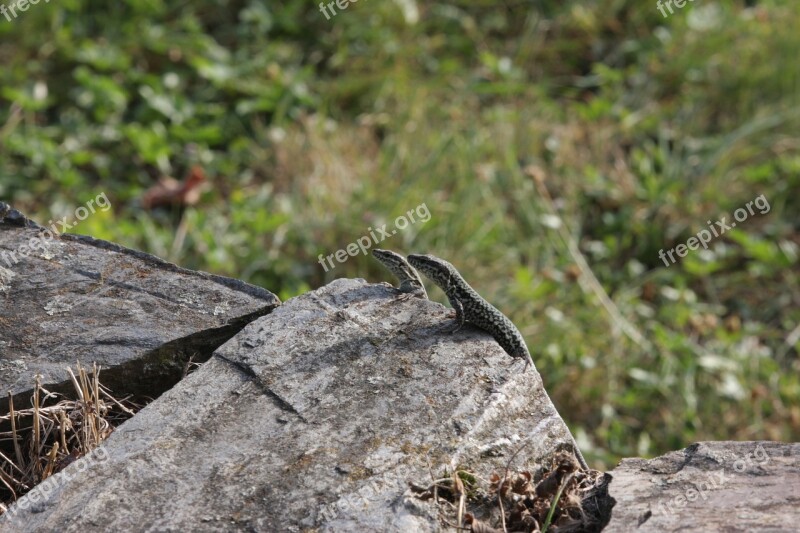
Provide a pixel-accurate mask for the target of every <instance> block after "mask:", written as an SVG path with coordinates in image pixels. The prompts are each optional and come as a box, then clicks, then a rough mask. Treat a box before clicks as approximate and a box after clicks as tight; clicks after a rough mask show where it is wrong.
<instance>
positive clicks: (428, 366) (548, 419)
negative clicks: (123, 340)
mask: <svg viewBox="0 0 800 533" xmlns="http://www.w3.org/2000/svg"><path fill="white" fill-rule="evenodd" d="M451 319H452V317H451V315H450V313H448V312H447V310H446V309H445V308H444V307H443V306H442V305H440V304H437V303H434V302H430V301H427V300H421V299H416V298H407V297H403V296H401V295H400V294H399V293H398V291H396V290H395V289H393V288H391V287H388V286H386V285H383V284H381V285H368V284H366V283H365V282H364V281H363V280H337V281H334V282H332V283H331V284H329V285H327V286H325V287H322V288H320V289H318V290H316V291H313V292H310V293H307V294H304V295H302V296H300V297H297V298H293V299H291V300H289V301H288V302H286V303H285V304H284V305H282V306H280V307H279V308H277V309H276V310H275V311H274V312H272V313H271V314H269V315H267V316H265V317H262V318H260V319H258V320H256V321H255V322H252V323H251V324H249V325H248V326H247V327H246V328H245V329H244V330H242V331H241V332H240V333H239V334H237V335H236V336H235V337H233V338H232V339H231V340H230V341H228V342H227V343H226V344H225V345H223V346H222V347H221V348H219V349H218V350H217V351H216V352H215V354H214V356H213V357H212V358H211V359H210V360H209V361H208V362H207V363H205V364H204V365H203V366H202V367H201V368H200V369H199V370H197V371H196V372H194V373H192V374H190V375H189V376H188V377H186V378H185V379H184V380H182V381H181V382H180V383H179V384H178V385H177V386H175V387H174V388H173V389H171V390H169V391H168V392H166V393H165V394H163V395H162V396H161V397H160V398H158V399H157V400H156V401H154V402H153V403H151V404H150V405H148V406H147V407H146V408H145V409H144V410H142V411H141V412H140V413H138V414H137V415H136V416H135V417H134V418H132V419H131V420H129V421H127V422H126V423H125V424H123V425H122V426H120V427H119V428H118V429H117V431H116V432H115V433H114V434H113V435H112V436H111V437H110V439H109V440H108V441H107V442H106V444H105V445H104V446H103V447H101V448H100V449H98V450H99V452H100V453H101V456H102V457H101V458H99V459H98V458H96V459H93V460H88V459H87V460H84V461H82V462H79V463H74V464H73V465H70V466H69V467H68V468H67V469H66V470H64V471H62V472H61V473H59V474H57V475H55V476H53V478H51V485H52V486H51V487H49V488H48V490H47V494H39V495H38V496H37V497H36V501H31V500H30V498H28V497H26V498H25V499H23V500H20V501H18V502H17V504H16V505H15V506H13V507H12V508H11V509H10V510H9V512H8V513H7V516H6V517H4V518H0V529H2V530H3V531H32V530H35V531H43V532H47V531H52V532H56V531H57V532H78V531H80V532H100V531H124V530H130V528H131V525H132V524H134V525H135V529H136V530H138V531H233V530H240V531H304V530H314V529H315V528H318V530H328V531H404V532H407V531H423V532H424V531H436V530H439V529H440V523H439V522H438V520H437V514H436V510H435V509H434V508H433V507H432V506H431V504H429V503H428V502H422V501H417V500H413V499H412V498H410V496H409V492H408V490H407V488H408V485H407V484H408V482H409V481H414V482H416V483H419V484H423V485H427V484H429V483H430V482H431V476H432V475H435V476H438V475H442V473H443V472H444V471H445V469H447V470H450V471H452V469H453V468H454V467H455V466H463V467H468V468H470V469H471V470H473V471H474V472H475V473H476V474H477V475H479V476H483V477H484V478H488V477H489V475H490V474H491V473H492V472H502V471H503V470H504V469H505V468H506V467H507V465H508V463H509V459H510V458H511V457H512V454H514V453H515V452H517V451H519V453H518V454H517V455H516V457H515V458H514V460H513V463H512V466H513V467H519V466H520V465H530V464H531V463H532V462H534V461H542V460H543V459H545V458H549V457H550V456H552V454H553V453H554V452H555V450H556V449H570V448H571V445H572V442H573V440H572V437H571V435H570V433H569V430H568V429H567V427H566V426H565V424H564V422H563V421H562V420H561V418H560V417H559V415H558V413H557V412H556V411H555V408H554V407H553V404H552V403H551V401H550V399H549V398H548V396H547V394H546V392H545V390H544V388H543V386H542V380H541V377H540V376H539V373H538V372H537V371H536V370H535V368H531V369H529V370H528V371H527V372H524V373H523V372H521V369H522V366H523V365H524V363H523V362H522V361H513V360H512V359H511V358H509V356H508V355H506V354H505V352H503V350H502V349H501V348H500V346H499V345H498V344H497V343H496V342H495V341H494V340H493V339H492V338H491V337H490V336H488V335H487V334H485V333H483V332H481V331H479V330H476V329H473V328H471V327H467V328H464V329H463V330H461V331H459V332H458V333H457V334H448V333H446V332H445V329H446V328H448V327H449V326H451ZM520 449H521V450H520ZM81 465H83V466H81ZM80 469H85V470H84V471H83V472H81V470H80ZM23 507H24V508H23Z"/></svg>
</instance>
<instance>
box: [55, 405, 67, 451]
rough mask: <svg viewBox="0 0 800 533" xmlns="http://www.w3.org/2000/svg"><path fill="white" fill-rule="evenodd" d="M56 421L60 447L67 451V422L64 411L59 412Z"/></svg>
mask: <svg viewBox="0 0 800 533" xmlns="http://www.w3.org/2000/svg"><path fill="white" fill-rule="evenodd" d="M58 421H59V424H58V425H59V426H60V428H61V447H62V448H64V450H68V449H69V448H67V424H68V423H69V422H68V421H67V414H66V413H65V412H64V411H61V413H59V420H58Z"/></svg>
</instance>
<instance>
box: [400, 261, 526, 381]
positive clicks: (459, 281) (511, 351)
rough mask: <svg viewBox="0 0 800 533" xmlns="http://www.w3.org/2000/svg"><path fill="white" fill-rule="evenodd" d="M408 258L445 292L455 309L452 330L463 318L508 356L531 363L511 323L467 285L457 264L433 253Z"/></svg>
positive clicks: (462, 322) (522, 340)
mask: <svg viewBox="0 0 800 533" xmlns="http://www.w3.org/2000/svg"><path fill="white" fill-rule="evenodd" d="M408 261H409V263H411V265H412V266H414V267H415V268H416V269H417V270H419V271H420V272H422V273H423V274H424V275H425V277H427V278H429V279H430V280H431V281H433V282H434V283H435V284H436V285H438V286H439V288H441V289H442V290H443V291H444V293H445V294H446V295H447V299H448V300H450V305H452V306H453V309H455V311H456V321H457V325H456V328H455V329H454V330H453V331H454V332H455V331H458V330H459V329H461V327H462V326H463V325H464V322H465V321H466V322H469V323H470V324H473V325H475V326H477V327H479V328H481V329H482V330H484V331H486V332H488V333H489V334H491V335H492V337H494V339H495V340H496V341H497V343H498V344H500V346H502V348H503V349H504V350H505V351H506V353H507V354H508V355H510V356H511V357H524V358H526V365H528V364H530V363H531V361H532V359H531V354H530V352H529V351H528V347H527V346H526V345H525V340H524V339H523V338H522V334H521V333H520V332H519V330H518V329H517V327H516V326H515V325H514V323H513V322H511V320H509V318H508V317H507V316H505V315H504V314H503V313H502V312H501V311H500V310H499V309H497V308H496V307H495V306H493V305H492V304H490V303H489V302H487V301H486V300H484V299H483V297H481V295H480V294H478V291H476V290H475V289H473V288H472V287H470V285H469V283H467V282H466V281H465V280H464V278H463V277H461V274H459V272H458V270H456V267H454V266H453V265H451V264H450V263H448V262H447V261H445V260H444V259H439V258H438V257H435V256H433V255H419V254H412V255H409V256H408Z"/></svg>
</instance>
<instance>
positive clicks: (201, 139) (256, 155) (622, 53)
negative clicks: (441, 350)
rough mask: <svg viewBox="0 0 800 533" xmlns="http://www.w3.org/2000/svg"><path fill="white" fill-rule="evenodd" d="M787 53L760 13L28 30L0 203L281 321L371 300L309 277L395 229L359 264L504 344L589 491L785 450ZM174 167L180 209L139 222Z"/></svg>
mask: <svg viewBox="0 0 800 533" xmlns="http://www.w3.org/2000/svg"><path fill="white" fill-rule="evenodd" d="M512 4H513V5H512ZM799 24H800V9H798V7H797V6H796V5H795V4H794V3H792V2H781V1H777V0H773V1H761V2H758V3H756V5H755V6H754V7H750V8H745V7H744V6H743V5H742V2H738V1H711V0H709V1H707V2H706V1H704V2H694V3H691V4H687V7H685V8H684V9H681V10H677V11H676V12H675V14H673V15H671V16H670V17H668V18H663V17H662V16H661V14H660V13H659V12H658V10H657V9H656V7H655V3H654V2H653V4H647V3H645V4H643V3H641V2H635V1H633V0H600V1H598V2H578V1H577V0H571V1H566V2H564V1H558V2H556V1H544V2H537V3H533V4H530V3H506V2H495V1H490V0H482V1H478V2H474V1H470V2H467V1H466V0H457V1H455V2H450V3H446V4H445V3H432V4H430V3H429V4H423V3H420V2H415V0H402V1H401V0H395V1H393V2H374V1H373V2H363V1H362V2H359V3H357V4H352V5H351V6H350V7H349V8H348V9H347V10H344V11H341V12H339V13H338V14H337V15H336V16H334V17H332V18H331V20H326V19H325V17H324V16H323V15H322V14H321V13H320V12H319V11H318V8H317V6H316V5H315V3H313V2H300V1H296V0H287V1H285V2H277V3H263V2H257V1H255V0H251V1H234V0H227V1H221V2H210V1H205V0H199V1H195V2H190V3H187V2H174V1H165V0H161V1H156V0H154V1H150V2H137V1H123V2H116V3H103V2H99V1H92V0H60V1H59V2H51V3H49V4H45V3H39V4H38V5H35V6H31V7H30V9H29V10H28V11H27V12H25V13H20V16H19V17H18V18H17V19H15V20H13V21H12V22H8V21H5V20H3V19H0V39H2V43H3V44H2V45H0V55H2V58H3V64H4V68H3V69H2V70H0V198H2V199H4V200H6V201H10V202H11V203H13V204H14V205H15V206H16V207H18V208H20V209H22V210H23V211H26V212H28V213H29V214H31V215H32V216H34V218H37V219H38V220H40V221H41V222H47V220H50V219H57V218H60V217H63V216H65V215H69V214H70V213H73V212H74V209H75V208H76V207H78V206H80V205H83V204H85V202H86V201H87V200H89V199H91V198H94V197H95V196H96V195H97V194H99V193H100V192H105V193H106V194H107V195H108V197H109V198H110V200H111V202H112V204H113V209H112V210H110V211H107V212H98V214H96V215H93V216H92V217H90V218H89V219H87V220H86V221H84V222H81V224H80V225H79V226H78V227H77V228H76V231H79V232H81V233H88V234H92V235H94V236H96V237H100V238H104V239H109V240H113V241H116V242H120V243H122V244H125V245H128V246H131V247H134V248H139V249H144V250H147V251H150V252H152V253H155V254H157V255H160V256H162V257H165V258H167V259H169V260H172V261H175V262H178V263H180V264H181V265H183V266H186V267H190V268H199V269H205V270H209V271H213V272H215V273H219V274H224V275H229V276H233V277H237V278H243V279H246V280H248V281H250V282H253V283H256V284H260V285H263V286H265V287H267V288H269V289H271V290H273V291H274V292H276V293H277V294H279V295H280V296H281V298H283V299H285V298H288V297H291V296H293V295H296V294H300V293H302V292H304V291H307V290H309V289H311V288H315V287H318V286H320V285H322V284H324V283H325V282H327V281H330V280H331V279H333V278H335V277H355V276H361V277H367V278H368V279H370V280H374V281H378V280H381V279H387V278H386V274H385V272H384V271H383V269H381V268H380V267H379V266H378V265H376V264H375V262H374V261H371V260H370V259H369V258H367V257H364V256H361V255H359V256H357V257H353V258H350V259H349V260H348V261H346V262H345V263H343V264H337V266H336V267H335V268H334V269H332V270H330V271H328V272H326V271H324V270H323V268H322V266H321V265H320V264H319V263H318V262H317V257H318V255H319V254H323V256H327V255H328V254H331V253H335V252H336V251H337V250H339V249H344V248H345V247H346V246H347V244H348V243H352V242H355V241H356V240H357V239H358V238H359V237H361V236H364V235H367V234H368V231H369V228H376V227H380V226H381V225H382V224H384V223H388V224H389V225H390V226H391V224H392V223H393V221H394V220H395V217H397V216H399V215H402V214H404V213H406V212H407V211H408V210H411V209H414V208H415V207H416V206H418V205H420V204H421V203H423V202H424V203H425V204H426V205H427V207H428V208H429V210H430V213H431V215H432V218H431V219H430V221H429V222H426V223H421V222H420V223H417V224H413V225H411V226H409V228H408V229H406V230H404V231H401V232H399V233H398V234H397V235H395V236H393V237H391V240H390V241H386V242H383V243H381V246H385V247H389V248H394V249H397V250H399V251H404V252H430V253H434V254H436V255H439V256H442V257H444V258H447V259H448V260H450V261H451V262H453V263H454V264H455V265H456V266H457V267H458V268H459V269H460V270H461V272H462V273H463V274H464V275H465V277H466V278H467V279H468V281H469V282H470V283H471V284H472V285H473V286H474V287H475V288H477V289H478V290H479V291H480V292H481V293H482V294H484V295H485V296H486V297H487V298H488V299H490V300H491V301H492V302H493V303H495V304H496V305H497V306H498V307H500V308H501V309H503V310H504V311H506V312H507V313H508V314H509V315H510V316H511V318H512V319H513V320H514V321H515V323H516V324H518V325H519V327H520V329H521V331H522V332H523V334H524V335H525V336H526V339H527V341H528V345H529V347H530V348H531V352H532V353H533V354H534V358H535V360H536V365H537V367H538V369H539V370H540V372H541V373H542V375H543V376H544V379H545V383H546V385H547V387H548V390H549V391H550V392H551V395H552V396H553V398H554V400H555V402H556V404H557V406H558V407H559V409H560V411H561V412H562V413H563V414H564V415H565V417H566V418H567V420H568V422H569V423H570V425H571V426H572V427H573V428H575V429H576V431H577V433H578V434H579V435H581V436H584V435H585V438H583V437H582V438H581V440H582V441H583V442H581V444H583V445H584V447H585V448H586V451H587V453H586V455H587V457H588V458H589V460H590V462H593V463H595V464H598V465H599V464H602V463H605V464H606V465H609V466H610V465H612V464H613V463H614V461H615V460H616V459H617V458H618V457H620V456H629V455H635V454H643V455H652V454H656V453H659V452H664V451H666V450H670V449H674V448H678V447H682V446H685V445H687V444H689V443H690V442H691V441H693V440H701V439H762V438H767V439H780V440H798V439H800V407H798V405H800V377H798V376H800V372H798V370H800V362H798V349H799V348H800V344H799V343H798V340H797V339H798V335H797V332H796V328H797V324H798V323H799V322H800V312H798V311H797V309H798V303H800V280H799V279H798V274H797V273H798V271H800V269H798V246H799V245H800V237H799V236H798V230H800V223H798V218H797V214H796V213H798V211H799V210H800V195H798V194H797V191H798V190H799V189H800V172H798V171H800V142H798V141H800V138H799V137H798V132H799V131H800V128H798V126H800V113H799V112H798V111H797V109H798V107H797V104H798V95H799V94H800V91H798V87H799V85H798V75H799V74H798V73H799V72H800V71H798V70H797V69H796V68H794V69H793V68H791V65H795V64H796V59H797V58H796V54H797V51H798V50H800V34H798V32H797V31H796V28H797V27H798V25H799ZM193 165H199V166H201V167H202V168H203V169H204V171H205V173H206V175H207V176H208V180H207V185H206V186H205V188H204V189H203V193H202V195H201V199H200V202H199V203H198V204H197V205H196V206H193V207H188V208H186V209H185V210H181V209H177V208H176V209H170V210H163V209H158V210H154V211H147V210H143V209H142V208H141V197H142V194H143V192H144V191H145V190H147V189H148V188H149V187H150V186H152V185H153V184H154V183H155V182H156V180H157V179H158V178H159V177H161V176H165V175H172V176H175V177H177V178H183V177H184V176H186V175H187V173H188V172H189V169H190V168H191V167H192V166H193ZM535 179H540V180H543V182H544V186H545V187H546V188H547V191H548V192H549V195H551V196H552V197H553V201H554V205H555V207H556V209H557V212H555V213H553V212H551V210H550V208H549V206H548V203H547V202H546V201H545V200H544V199H543V196H542V194H541V189H540V188H539V187H537V185H536V182H535ZM762 194H763V195H764V196H765V198H766V199H768V201H769V203H770V210H769V212H768V213H765V214H760V213H758V212H756V214H754V215H753V216H750V217H749V218H748V219H747V220H746V221H744V222H742V223H741V224H740V225H737V227H736V228H735V229H732V230H731V231H730V232H728V233H726V234H725V235H723V236H720V237H719V238H715V239H714V240H713V241H712V242H710V243H709V246H708V249H707V250H705V249H700V250H697V251H692V252H690V253H689V254H688V255H687V256H686V257H684V258H680V260H679V261H678V262H677V263H676V264H671V265H670V266H665V265H664V263H663V262H662V260H661V259H660V258H659V250H662V249H664V250H669V249H672V248H675V247H676V246H677V245H679V244H682V243H686V242H687V240H688V239H689V238H690V237H693V236H695V235H696V234H697V232H699V231H700V230H703V229H706V228H707V227H708V223H707V222H706V221H707V220H711V221H712V223H713V221H715V220H719V219H721V217H723V216H727V217H728V220H729V221H730V220H731V219H732V214H733V212H734V211H735V210H736V209H738V208H740V207H743V206H744V205H745V204H746V203H747V202H749V201H752V200H753V199H754V198H756V197H757V196H759V195H762ZM564 230H566V234H567V235H571V236H572V237H573V238H574V239H575V240H576V242H577V243H578V249H579V251H580V254H582V255H583V257H584V258H585V260H586V261H587V262H588V264H589V266H590V268H591V270H592V272H593V274H594V276H595V277H596V278H597V280H598V282H599V284H600V285H601V287H602V288H603V289H604V290H605V292H606V293H608V294H609V296H610V297H611V299H612V300H613V302H614V304H615V305H616V306H617V307H618V309H619V311H620V313H621V314H622V316H624V317H625V318H626V319H627V320H628V321H630V322H631V323H632V324H633V326H634V327H635V328H636V329H637V330H639V331H640V332H641V333H642V334H643V335H644V336H645V338H646V339H648V341H649V343H650V344H651V345H642V344H641V343H637V342H634V341H632V340H631V338H630V337H629V336H627V335H625V334H624V333H623V332H622V331H621V329H620V327H619V324H618V323H617V322H616V321H615V320H613V319H612V318H611V315H610V314H609V312H608V310H607V309H606V308H605V307H603V306H602V305H601V303H600V302H599V300H598V298H597V296H596V294H595V293H594V292H593V291H592V290H591V289H590V288H589V285H588V284H587V276H586V273H583V272H581V270H580V268H578V266H577V264H576V258H575V255H574V251H570V249H569V247H568V246H567V243H566V242H565V240H564V234H565V233H564ZM431 296H432V297H433V298H439V299H441V297H442V295H441V292H437V291H431ZM792 332H794V334H792Z"/></svg>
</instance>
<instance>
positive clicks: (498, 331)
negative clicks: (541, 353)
mask: <svg viewBox="0 0 800 533" xmlns="http://www.w3.org/2000/svg"><path fill="white" fill-rule="evenodd" d="M408 262H409V263H410V264H411V265H412V266H413V267H415V268H416V269H417V270H419V271H420V272H422V273H423V274H424V275H425V277H427V278H428V279H430V280H431V281H432V282H434V283H435V284H436V285H438V286H439V288H441V289H442V290H443V291H444V293H445V294H446V295H447V298H448V299H449V300H450V305H452V306H453V309H455V310H456V327H455V329H453V330H452V332H453V333H455V332H456V331H458V330H459V329H461V328H462V327H463V326H464V322H465V321H466V322H469V323H471V324H473V325H475V326H477V327H479V328H481V329H482V330H484V331H486V332H488V333H489V334H491V336H492V337H494V339H495V340H496V341H497V343H498V344H500V346H502V347H503V349H504V350H505V351H506V353H507V354H508V355H510V356H511V357H524V358H525V369H526V370H527V368H528V367H529V366H530V365H531V363H532V362H533V360H532V359H531V354H530V352H529V351H528V347H527V346H526V345H525V340H524V339H523V338H522V334H521V333H520V332H519V330H518V329H517V327H516V326H515V325H514V323H513V322H511V320H509V318H508V317H507V316H506V315H504V314H503V313H501V312H500V311H499V310H498V309H497V308H496V307H495V306H493V305H492V304H490V303H489V302H487V301H486V300H484V299H483V298H482V297H481V295H480V294H478V292H477V291H476V290H475V289H473V288H472V287H470V286H469V284H468V283H467V282H466V281H465V280H464V278H463V277H461V274H459V272H458V270H456V267H454V266H453V265H451V264H450V263H448V262H447V261H445V260H444V259H439V258H438V257H435V256H433V255H418V254H411V255H409V256H408ZM572 447H573V448H574V451H575V457H576V458H577V459H578V462H579V463H580V464H581V467H583V468H585V469H586V470H589V466H588V465H587V464H586V459H584V458H583V454H582V453H581V451H580V450H579V449H578V445H577V444H576V443H575V441H574V439H573V443H572Z"/></svg>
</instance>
